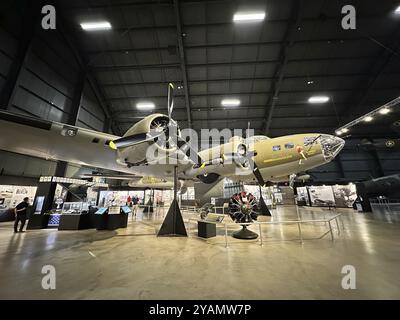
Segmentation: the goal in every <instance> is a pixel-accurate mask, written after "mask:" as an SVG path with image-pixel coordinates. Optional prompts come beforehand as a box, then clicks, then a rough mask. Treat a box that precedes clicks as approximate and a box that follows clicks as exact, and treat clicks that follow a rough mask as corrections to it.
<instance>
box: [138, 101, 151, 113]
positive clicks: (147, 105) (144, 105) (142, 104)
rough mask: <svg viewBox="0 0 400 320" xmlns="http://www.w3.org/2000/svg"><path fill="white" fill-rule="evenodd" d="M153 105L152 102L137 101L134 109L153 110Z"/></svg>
mask: <svg viewBox="0 0 400 320" xmlns="http://www.w3.org/2000/svg"><path fill="white" fill-rule="evenodd" d="M154 108H155V105H154V103H153V102H139V103H137V104H136V109H138V110H141V111H147V110H153V109H154Z"/></svg>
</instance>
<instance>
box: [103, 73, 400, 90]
mask: <svg viewBox="0 0 400 320" xmlns="http://www.w3.org/2000/svg"><path fill="white" fill-rule="evenodd" d="M385 74H387V75H391V76H393V75H394V76H396V75H398V76H400V72H391V73H385ZM367 75H368V73H337V74H326V75H320V74H319V75H318V74H314V75H297V76H284V79H304V80H313V81H314V85H315V84H316V83H315V80H318V79H327V78H339V77H342V78H344V77H347V78H350V77H365V76H367ZM276 79H277V77H239V78H216V79H192V80H188V81H189V84H190V83H203V82H208V83H212V82H227V81H254V80H261V81H263V80H276ZM179 81H180V80H178V79H175V80H170V81H146V82H110V83H100V84H101V86H103V87H105V88H106V87H110V88H111V87H120V86H143V85H165V84H168V83H169V82H179Z"/></svg>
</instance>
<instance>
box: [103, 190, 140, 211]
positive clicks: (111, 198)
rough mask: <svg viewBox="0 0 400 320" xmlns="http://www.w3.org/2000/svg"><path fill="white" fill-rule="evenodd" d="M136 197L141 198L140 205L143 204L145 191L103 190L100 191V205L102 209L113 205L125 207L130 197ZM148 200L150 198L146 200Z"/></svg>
mask: <svg viewBox="0 0 400 320" xmlns="http://www.w3.org/2000/svg"><path fill="white" fill-rule="evenodd" d="M134 196H136V197H138V198H139V204H143V201H144V191H136V190H135V191H111V190H103V191H100V195H99V203H98V205H99V206H100V207H110V206H113V205H118V206H123V205H126V203H127V202H128V197H131V198H133V197H134ZM146 199H148V198H146Z"/></svg>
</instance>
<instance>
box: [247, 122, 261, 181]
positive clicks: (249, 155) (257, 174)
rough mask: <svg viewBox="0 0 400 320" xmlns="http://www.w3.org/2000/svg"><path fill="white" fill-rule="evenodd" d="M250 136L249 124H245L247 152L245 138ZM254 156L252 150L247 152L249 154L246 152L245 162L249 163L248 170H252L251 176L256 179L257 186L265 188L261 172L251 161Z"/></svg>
mask: <svg viewBox="0 0 400 320" xmlns="http://www.w3.org/2000/svg"><path fill="white" fill-rule="evenodd" d="M249 134H250V122H247V132H246V150H249V143H248V140H247V138H249V137H248V135H249ZM255 155H256V152H255V151H254V150H253V151H249V152H247V154H246V158H247V160H248V161H249V164H250V168H251V169H252V171H253V174H254V176H255V177H256V179H257V182H258V184H259V185H260V186H262V187H263V186H265V181H264V178H263V176H262V174H261V171H260V169H259V168H258V166H257V164H256V162H255V160H254V159H253V157H254V156H255Z"/></svg>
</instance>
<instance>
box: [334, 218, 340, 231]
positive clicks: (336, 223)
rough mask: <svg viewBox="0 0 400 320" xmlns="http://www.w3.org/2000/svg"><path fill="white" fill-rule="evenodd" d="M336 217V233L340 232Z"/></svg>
mask: <svg viewBox="0 0 400 320" xmlns="http://www.w3.org/2000/svg"><path fill="white" fill-rule="evenodd" d="M337 218H338V217H336V218H335V222H336V228H337V234H340V228H339V222H338V221H337Z"/></svg>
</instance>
